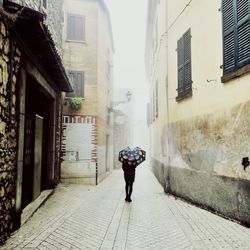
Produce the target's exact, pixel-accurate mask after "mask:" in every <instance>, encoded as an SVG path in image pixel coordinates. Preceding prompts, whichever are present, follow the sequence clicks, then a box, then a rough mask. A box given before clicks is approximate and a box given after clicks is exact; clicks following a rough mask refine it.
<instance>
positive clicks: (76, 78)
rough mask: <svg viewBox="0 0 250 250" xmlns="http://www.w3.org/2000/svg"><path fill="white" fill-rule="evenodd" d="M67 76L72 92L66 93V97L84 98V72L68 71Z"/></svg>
mask: <svg viewBox="0 0 250 250" xmlns="http://www.w3.org/2000/svg"><path fill="white" fill-rule="evenodd" d="M68 76H69V80H70V82H71V84H72V88H73V92H70V93H67V97H84V72H81V71H69V72H68Z"/></svg>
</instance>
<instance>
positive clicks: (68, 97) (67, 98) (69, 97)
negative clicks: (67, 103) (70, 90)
mask: <svg viewBox="0 0 250 250" xmlns="http://www.w3.org/2000/svg"><path fill="white" fill-rule="evenodd" d="M71 98H81V99H82V101H84V100H85V97H82V96H65V97H64V99H65V100H69V99H71Z"/></svg>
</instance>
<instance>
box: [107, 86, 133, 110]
mask: <svg viewBox="0 0 250 250" xmlns="http://www.w3.org/2000/svg"><path fill="white" fill-rule="evenodd" d="M126 98H127V100H126V101H117V102H111V104H110V107H108V112H113V111H114V110H113V108H114V107H116V106H117V105H119V104H122V103H127V102H130V101H131V98H132V93H131V92H130V91H129V90H128V92H127V93H126Z"/></svg>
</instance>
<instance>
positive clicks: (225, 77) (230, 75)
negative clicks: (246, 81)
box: [221, 64, 250, 83]
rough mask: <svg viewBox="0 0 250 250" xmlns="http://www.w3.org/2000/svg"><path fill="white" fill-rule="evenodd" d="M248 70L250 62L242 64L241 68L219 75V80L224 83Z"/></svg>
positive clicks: (249, 69) (249, 70)
mask: <svg viewBox="0 0 250 250" xmlns="http://www.w3.org/2000/svg"><path fill="white" fill-rule="evenodd" d="M249 72H250V64H248V65H245V66H243V67H242V68H240V69H238V70H235V71H233V72H230V73H227V74H225V75H223V76H222V77H221V82H222V83H226V82H228V81H230V80H232V79H234V78H237V77H240V76H243V75H245V74H247V73H249Z"/></svg>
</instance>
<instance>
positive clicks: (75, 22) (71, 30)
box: [67, 14, 85, 41]
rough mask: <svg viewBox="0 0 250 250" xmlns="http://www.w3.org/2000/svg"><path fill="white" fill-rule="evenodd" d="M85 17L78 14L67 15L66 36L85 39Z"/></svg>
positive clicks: (78, 39)
mask: <svg viewBox="0 0 250 250" xmlns="http://www.w3.org/2000/svg"><path fill="white" fill-rule="evenodd" d="M84 29H85V17H84V16H80V15H71V14H69V15H68V34H67V35H68V36H67V38H68V39H69V40H76V41H84V40H85V30H84Z"/></svg>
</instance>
